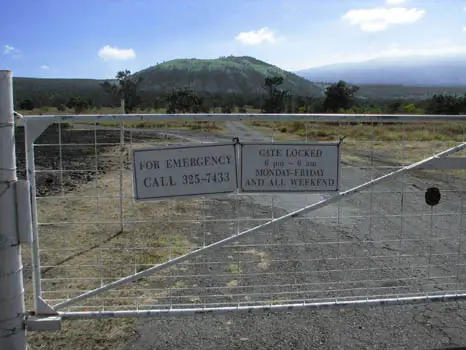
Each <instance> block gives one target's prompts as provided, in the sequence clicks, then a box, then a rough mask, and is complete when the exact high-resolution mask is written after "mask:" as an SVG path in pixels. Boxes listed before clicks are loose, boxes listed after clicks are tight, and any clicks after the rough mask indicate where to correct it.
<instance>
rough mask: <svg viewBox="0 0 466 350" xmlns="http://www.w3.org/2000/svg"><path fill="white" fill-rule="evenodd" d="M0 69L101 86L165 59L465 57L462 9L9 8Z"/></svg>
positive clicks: (116, 0) (331, 2) (217, 3)
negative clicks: (92, 80)
mask: <svg viewBox="0 0 466 350" xmlns="http://www.w3.org/2000/svg"><path fill="white" fill-rule="evenodd" d="M2 13H4V14H8V16H5V15H4V16H2V20H1V21H0V69H10V70H12V71H13V74H14V76H27V77H50V78H52V77H57V78H110V77H113V76H114V75H115V73H116V71H118V70H120V69H130V70H131V71H133V72H135V71H137V70H140V69H143V68H147V67H149V66H152V65H154V64H157V63H160V62H163V61H168V60H171V59H174V58H194V57H195V58H217V57H219V56H228V55H235V56H237V55H248V56H253V57H256V58H258V59H262V60H264V61H266V62H269V63H272V64H275V65H278V66H279V67H281V68H284V69H289V70H298V69H305V68H310V67H316V66H322V65H326V64H332V63H337V62H355V61H363V60H367V59H371V58H377V57H391V56H396V57H399V56H401V57H403V56H409V55H413V54H422V55H428V56H432V55H439V54H462V53H466V29H465V27H466V0H441V1H440V0H370V1H369V0H325V1H324V0H235V1H224V0H168V1H161V0H80V1H71V0H14V1H7V2H4V3H2Z"/></svg>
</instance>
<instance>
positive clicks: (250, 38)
mask: <svg viewBox="0 0 466 350" xmlns="http://www.w3.org/2000/svg"><path fill="white" fill-rule="evenodd" d="M235 39H236V40H238V41H240V42H241V43H243V44H245V45H259V44H262V43H263V42H266V41H267V42H269V43H272V44H274V43H276V42H277V41H279V40H281V39H283V38H277V37H276V36H275V34H274V33H273V32H272V31H271V30H270V29H269V28H268V27H264V28H261V29H259V30H257V31H254V30H251V31H249V32H241V33H239V34H238V35H237V36H236V37H235Z"/></svg>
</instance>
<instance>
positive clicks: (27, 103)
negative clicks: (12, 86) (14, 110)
mask: <svg viewBox="0 0 466 350" xmlns="http://www.w3.org/2000/svg"><path fill="white" fill-rule="evenodd" d="M19 108H20V109H23V110H26V111H32V110H33V109H34V102H33V101H32V100H31V99H30V98H25V99H24V100H22V101H21V102H20V103H19Z"/></svg>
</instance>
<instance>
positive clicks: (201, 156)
mask: <svg viewBox="0 0 466 350" xmlns="http://www.w3.org/2000/svg"><path fill="white" fill-rule="evenodd" d="M133 176H134V181H133V183H134V197H135V199H136V200H154V199H163V198H170V197H188V196H202V195H211V194H220V193H230V192H235V191H236V189H237V187H238V180H237V162H236V151H235V145H234V144H215V145H196V146H175V147H156V148H150V149H135V150H133Z"/></svg>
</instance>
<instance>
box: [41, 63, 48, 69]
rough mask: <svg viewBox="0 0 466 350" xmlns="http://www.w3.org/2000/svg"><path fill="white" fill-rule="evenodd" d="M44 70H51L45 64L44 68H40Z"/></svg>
mask: <svg viewBox="0 0 466 350" xmlns="http://www.w3.org/2000/svg"><path fill="white" fill-rule="evenodd" d="M40 68H41V69H43V70H50V67H49V66H47V65H46V64H44V65H43V66H41V67H40Z"/></svg>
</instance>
